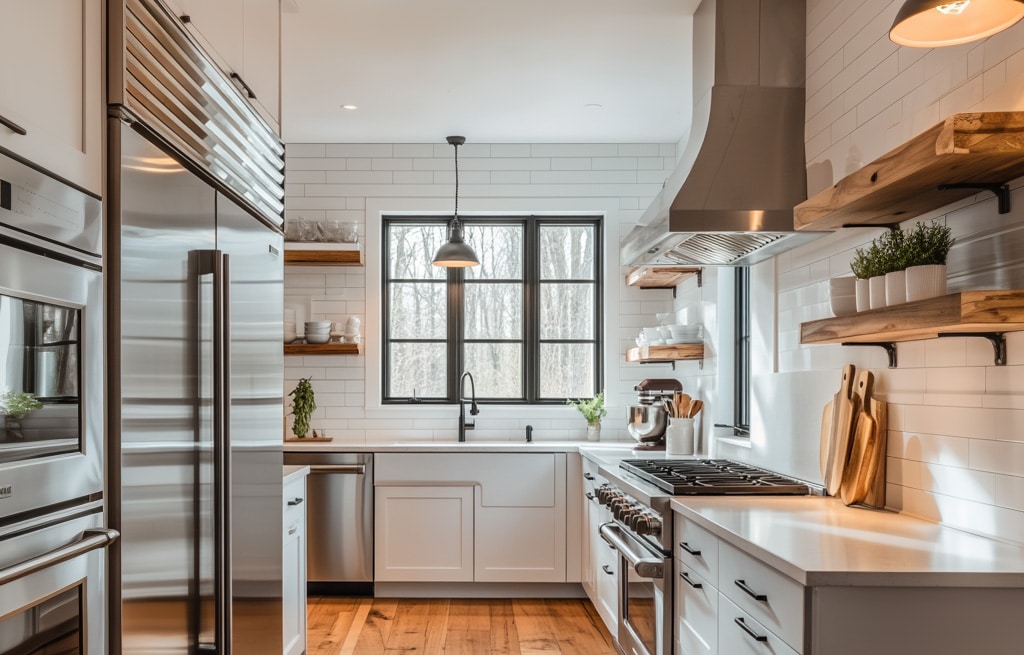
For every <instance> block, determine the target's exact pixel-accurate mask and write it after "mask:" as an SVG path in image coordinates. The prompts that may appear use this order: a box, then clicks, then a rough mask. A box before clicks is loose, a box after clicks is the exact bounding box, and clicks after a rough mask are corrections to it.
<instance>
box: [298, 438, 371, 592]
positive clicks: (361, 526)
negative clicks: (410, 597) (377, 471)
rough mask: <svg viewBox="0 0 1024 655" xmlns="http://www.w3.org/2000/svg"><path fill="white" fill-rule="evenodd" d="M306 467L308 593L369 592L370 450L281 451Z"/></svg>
mask: <svg viewBox="0 0 1024 655" xmlns="http://www.w3.org/2000/svg"><path fill="white" fill-rule="evenodd" d="M284 463H285V464H300V465H308V466H309V478H308V480H307V482H306V502H307V503H308V506H307V508H306V533H307V546H306V575H307V583H308V584H307V588H308V591H309V595H311V596H330V595H346V596H349V595H352V596H372V595H373V454H372V453H296V452H286V453H285V454H284Z"/></svg>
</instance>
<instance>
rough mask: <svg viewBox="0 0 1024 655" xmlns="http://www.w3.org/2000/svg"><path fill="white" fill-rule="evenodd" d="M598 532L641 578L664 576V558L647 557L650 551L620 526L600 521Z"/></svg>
mask: <svg viewBox="0 0 1024 655" xmlns="http://www.w3.org/2000/svg"><path fill="white" fill-rule="evenodd" d="M598 533H599V534H600V535H601V538H602V539H604V540H605V541H607V542H608V543H609V544H611V545H612V547H613V548H615V550H617V551H618V552H619V554H620V555H622V556H623V557H624V558H626V561H627V562H629V565H630V566H632V567H633V570H634V571H636V574H637V575H639V576H640V577H641V578H648V579H652V580H657V579H661V578H664V577H665V559H664V558H663V557H658V558H654V557H649V555H650V554H651V553H650V551H648V550H647V549H646V548H644V547H643V546H641V545H640V544H639V543H637V542H636V540H634V539H633V538H632V537H628V536H625V535H623V534H622V528H620V527H619V526H618V525H616V524H615V523H612V522H609V523H602V524H601V527H600V528H599V530H598ZM631 542H632V543H631Z"/></svg>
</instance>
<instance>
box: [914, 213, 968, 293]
mask: <svg viewBox="0 0 1024 655" xmlns="http://www.w3.org/2000/svg"><path fill="white" fill-rule="evenodd" d="M952 233H953V230H952V229H951V228H950V227H949V226H947V225H943V224H942V223H940V222H938V221H932V222H931V223H927V224H926V223H921V222H918V223H916V224H915V225H914V227H913V228H912V229H911V230H910V231H909V232H907V234H906V235H905V237H904V242H905V250H906V262H907V281H906V288H907V300H908V301H914V300H924V299H925V298H934V297H936V296H942V295H945V293H946V257H947V255H948V254H949V250H950V248H952V247H953V243H955V241H956V239H954V238H953V235H952Z"/></svg>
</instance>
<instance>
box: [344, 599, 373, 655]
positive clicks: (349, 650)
mask: <svg viewBox="0 0 1024 655" xmlns="http://www.w3.org/2000/svg"><path fill="white" fill-rule="evenodd" d="M371 607H373V599H372V598H368V599H363V600H360V601H359V608H358V609H356V613H355V616H354V617H353V618H352V627H353V628H354V629H353V630H349V631H348V636H346V637H345V643H343V644H342V645H341V651H340V652H339V653H338V655H352V654H353V653H354V652H355V650H356V644H357V643H358V642H359V634H360V633H361V632H362V631H363V626H365V625H366V617H367V616H368V615H369V614H370V608H371Z"/></svg>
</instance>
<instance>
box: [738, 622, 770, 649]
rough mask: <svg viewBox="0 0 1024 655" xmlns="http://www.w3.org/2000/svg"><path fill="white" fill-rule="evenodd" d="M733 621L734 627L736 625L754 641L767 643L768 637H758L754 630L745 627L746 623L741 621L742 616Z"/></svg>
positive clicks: (747, 626)
mask: <svg viewBox="0 0 1024 655" xmlns="http://www.w3.org/2000/svg"><path fill="white" fill-rule="evenodd" d="M733 621H735V623H736V625H738V626H739V627H740V629H741V630H743V632H746V633H747V635H748V636H749V637H750V638H751V639H753V640H754V641H760V642H761V643H764V642H766V641H768V635H759V634H757V633H756V632H754V629H753V628H751V627H750V626H749V625H747V622H746V621H744V620H743V617H742V616H737V617H736V618H735V619H733Z"/></svg>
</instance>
